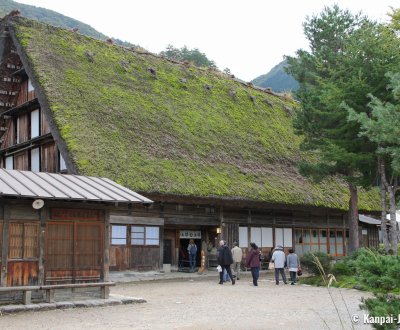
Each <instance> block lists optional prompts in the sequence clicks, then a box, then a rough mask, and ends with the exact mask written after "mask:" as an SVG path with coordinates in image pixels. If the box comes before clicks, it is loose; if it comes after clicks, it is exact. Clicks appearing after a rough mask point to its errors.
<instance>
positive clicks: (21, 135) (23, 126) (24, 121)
mask: <svg viewBox="0 0 400 330" xmlns="http://www.w3.org/2000/svg"><path fill="white" fill-rule="evenodd" d="M17 120H18V130H19V132H18V141H16V142H18V143H23V142H26V141H28V139H29V132H28V114H26V113H24V114H22V115H20V116H18V118H17Z"/></svg>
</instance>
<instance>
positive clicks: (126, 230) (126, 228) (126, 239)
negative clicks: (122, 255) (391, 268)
mask: <svg viewBox="0 0 400 330" xmlns="http://www.w3.org/2000/svg"><path fill="white" fill-rule="evenodd" d="M114 227H125V237H122V236H118V237H115V236H113V228H114ZM128 227H129V226H127V225H118V224H115V225H114V224H111V233H110V240H111V241H110V244H111V245H127V243H128ZM113 239H115V240H122V239H124V240H125V243H113Z"/></svg>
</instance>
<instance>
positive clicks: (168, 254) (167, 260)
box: [163, 239, 172, 264]
mask: <svg viewBox="0 0 400 330" xmlns="http://www.w3.org/2000/svg"><path fill="white" fill-rule="evenodd" d="M163 263H164V264H172V239H165V240H164V250H163Z"/></svg>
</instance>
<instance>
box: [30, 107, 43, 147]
mask: <svg viewBox="0 0 400 330" xmlns="http://www.w3.org/2000/svg"><path fill="white" fill-rule="evenodd" d="M36 111H37V114H38V115H37V123H33V120H32V115H33V113H34V112H36ZM40 114H41V111H40V109H35V110H32V111H31V112H30V113H29V123H30V124H29V128H30V129H29V138H30V139H31V140H32V139H35V138H37V137H39V136H40V135H41V130H40V128H41V127H40V126H41V125H40ZM33 125H35V126H33ZM34 128H35V133H36V132H37V135H35V136H33V134H32V133H33V130H34Z"/></svg>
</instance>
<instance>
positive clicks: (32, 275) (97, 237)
mask: <svg viewBox="0 0 400 330" xmlns="http://www.w3.org/2000/svg"><path fill="white" fill-rule="evenodd" d="M150 204H151V201H150V200H149V199H147V198H145V197H143V196H141V195H139V194H137V193H135V192H133V191H131V190H129V189H126V188H124V187H122V186H121V185H119V184H117V183H115V182H113V181H111V180H108V179H105V178H97V177H88V176H79V175H64V174H54V173H42V172H32V171H17V170H6V169H0V232H1V234H2V235H0V258H1V259H0V284H1V287H2V288H1V290H2V291H1V292H0V302H2V301H9V300H15V299H18V296H21V295H22V293H23V292H22V291H13V290H15V288H4V287H18V286H23V287H24V288H27V287H28V288H31V289H30V290H28V291H34V292H35V297H34V298H35V299H39V300H42V298H43V293H44V291H41V290H42V289H39V287H49V286H53V287H54V286H56V287H60V286H62V289H64V291H62V295H63V296H62V299H68V298H69V297H71V296H75V295H76V294H77V293H78V292H77V290H80V291H82V290H83V293H84V294H85V295H87V294H90V296H92V297H93V296H96V295H98V294H99V293H100V291H101V289H102V287H100V286H98V285H100V284H101V283H108V274H109V262H110V258H109V252H110V237H109V233H110V230H109V228H110V213H111V212H112V211H115V210H118V211H119V212H121V213H125V214H126V215H129V214H130V212H131V210H132V209H136V208H137V209H140V208H145V207H146V206H147V205H150ZM155 266H156V265H155ZM88 282H89V283H90V284H89V285H88V284H87V283H88ZM99 282H101V283H99ZM76 286H79V289H77V288H76ZM32 288H36V290H34V289H32ZM67 288H68V289H72V288H74V289H75V291H73V294H71V290H66V292H65V289H67ZM20 289H22V288H20ZM85 290H86V291H85ZM57 294H59V292H58V293H57ZM29 299H31V298H29ZM49 299H54V298H51V297H49Z"/></svg>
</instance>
